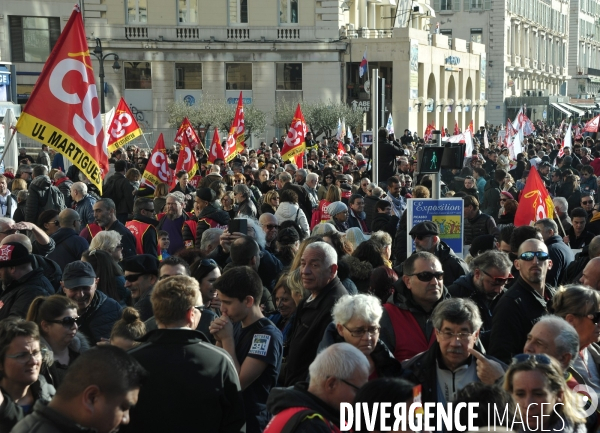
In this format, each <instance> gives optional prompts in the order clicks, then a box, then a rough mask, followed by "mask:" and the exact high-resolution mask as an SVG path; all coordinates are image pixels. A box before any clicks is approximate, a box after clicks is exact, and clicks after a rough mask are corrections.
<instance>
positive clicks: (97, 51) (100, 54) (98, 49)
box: [90, 38, 121, 113]
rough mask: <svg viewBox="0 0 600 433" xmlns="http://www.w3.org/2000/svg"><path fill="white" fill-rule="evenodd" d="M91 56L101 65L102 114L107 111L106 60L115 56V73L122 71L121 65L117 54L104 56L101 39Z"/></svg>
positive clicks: (97, 39) (98, 40)
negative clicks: (105, 106) (105, 92)
mask: <svg viewBox="0 0 600 433" xmlns="http://www.w3.org/2000/svg"><path fill="white" fill-rule="evenodd" d="M90 54H91V55H93V56H94V57H95V58H97V59H98V62H99V63H100V113H105V112H106V110H105V109H104V60H106V58H107V57H110V56H113V57H114V58H115V63H113V66H112V68H113V71H115V72H116V71H118V70H119V69H121V65H120V64H119V56H118V55H117V54H115V53H106V54H104V53H103V52H102V41H100V38H96V48H94V51H92V52H90Z"/></svg>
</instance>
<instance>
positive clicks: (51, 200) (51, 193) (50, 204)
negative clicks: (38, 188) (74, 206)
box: [40, 186, 67, 213]
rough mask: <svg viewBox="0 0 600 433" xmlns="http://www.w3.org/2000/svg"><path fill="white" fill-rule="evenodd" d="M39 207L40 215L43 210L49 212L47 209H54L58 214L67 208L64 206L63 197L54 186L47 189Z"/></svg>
mask: <svg viewBox="0 0 600 433" xmlns="http://www.w3.org/2000/svg"><path fill="white" fill-rule="evenodd" d="M40 205H41V208H40V213H42V212H44V211H45V210H49V209H54V210H57V211H58V212H60V211H62V210H64V209H66V208H67V207H66V206H65V196H64V195H63V193H62V192H60V190H59V189H58V188H57V187H55V186H51V187H50V188H49V189H48V191H47V192H46V194H45V197H43V198H42V199H41V200H40Z"/></svg>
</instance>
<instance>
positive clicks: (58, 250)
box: [48, 227, 90, 270]
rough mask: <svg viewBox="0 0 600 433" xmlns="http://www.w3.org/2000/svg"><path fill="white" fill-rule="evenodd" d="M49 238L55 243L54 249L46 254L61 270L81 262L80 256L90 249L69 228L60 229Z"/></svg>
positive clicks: (86, 243)
mask: <svg viewBox="0 0 600 433" xmlns="http://www.w3.org/2000/svg"><path fill="white" fill-rule="evenodd" d="M51 237H52V239H54V242H56V247H55V248H54V251H53V252H52V253H50V254H48V258H49V259H51V260H54V261H55V262H56V263H58V266H60V268H61V269H63V270H64V269H65V266H67V265H68V264H69V263H71V262H74V261H76V260H81V255H82V254H83V253H84V252H85V251H86V250H88V249H89V247H90V245H89V244H88V241H86V240H85V239H84V238H82V237H81V236H79V233H77V232H76V231H75V230H73V229H71V228H66V227H62V228H60V229H58V230H57V231H56V232H54V233H53V234H52V235H51Z"/></svg>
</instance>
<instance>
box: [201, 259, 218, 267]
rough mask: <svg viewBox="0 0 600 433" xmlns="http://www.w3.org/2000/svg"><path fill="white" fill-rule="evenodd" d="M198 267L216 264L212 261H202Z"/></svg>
mask: <svg viewBox="0 0 600 433" xmlns="http://www.w3.org/2000/svg"><path fill="white" fill-rule="evenodd" d="M200 266H217V262H215V261H214V260H213V259H202V261H201V262H200Z"/></svg>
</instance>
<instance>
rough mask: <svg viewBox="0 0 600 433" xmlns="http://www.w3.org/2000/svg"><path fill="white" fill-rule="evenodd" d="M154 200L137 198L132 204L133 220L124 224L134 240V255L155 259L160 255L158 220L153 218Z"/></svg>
mask: <svg viewBox="0 0 600 433" xmlns="http://www.w3.org/2000/svg"><path fill="white" fill-rule="evenodd" d="M155 215H156V213H155V211H154V199H152V198H149V197H139V198H137V199H136V200H135V202H134V204H133V219H132V220H131V221H127V222H126V223H125V227H127V228H128V229H129V231H130V232H131V234H132V235H133V237H134V238H135V252H136V254H151V255H153V256H155V257H158V256H160V255H161V252H160V248H159V247H158V231H157V230H156V226H157V225H158V220H156V219H155V218H154V216H155Z"/></svg>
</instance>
